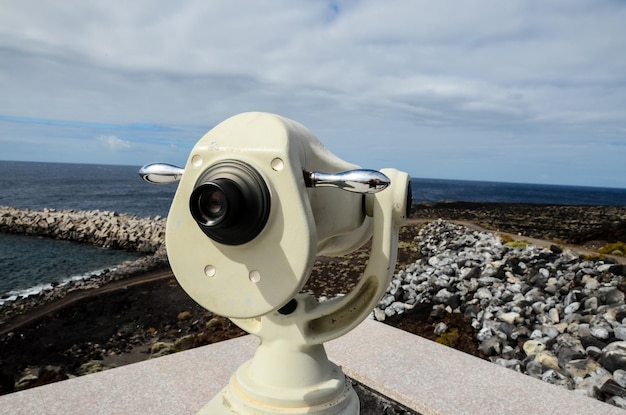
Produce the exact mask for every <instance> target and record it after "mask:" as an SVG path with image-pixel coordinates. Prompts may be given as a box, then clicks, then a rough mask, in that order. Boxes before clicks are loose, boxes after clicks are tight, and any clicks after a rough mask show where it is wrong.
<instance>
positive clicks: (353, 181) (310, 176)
mask: <svg viewBox="0 0 626 415" xmlns="http://www.w3.org/2000/svg"><path fill="white" fill-rule="evenodd" d="M303 174H304V182H305V184H306V187H335V188H338V189H342V190H347V191H349V192H353V193H377V192H380V191H381V190H384V189H385V188H386V187H387V186H389V185H390V184H391V180H389V177H387V176H385V175H384V174H382V173H381V172H379V171H377V170H367V169H357V170H348V171H342V172H338V173H322V172H318V171H315V172H308V171H304V172H303Z"/></svg>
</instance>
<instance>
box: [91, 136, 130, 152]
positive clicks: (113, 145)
mask: <svg viewBox="0 0 626 415" xmlns="http://www.w3.org/2000/svg"><path fill="white" fill-rule="evenodd" d="M98 141H99V142H100V143H102V144H104V146H105V147H106V148H107V149H109V150H113V151H121V150H128V149H130V148H132V147H133V145H132V144H131V143H130V142H128V141H125V140H122V139H121V138H119V137H116V136H114V135H102V136H100V137H98Z"/></svg>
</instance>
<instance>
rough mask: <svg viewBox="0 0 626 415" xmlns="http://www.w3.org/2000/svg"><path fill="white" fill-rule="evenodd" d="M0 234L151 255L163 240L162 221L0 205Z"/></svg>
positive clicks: (123, 215) (99, 213) (92, 212)
mask: <svg viewBox="0 0 626 415" xmlns="http://www.w3.org/2000/svg"><path fill="white" fill-rule="evenodd" d="M0 232H5V233H17V234H23V235H37V236H46V237H50V238H54V239H63V240H70V241H75V242H83V243H88V244H92V245H97V246H103V247H111V248H115V249H125V250H129V251H138V252H146V253H152V252H156V251H157V250H158V248H159V247H160V246H161V245H163V243H164V241H165V218H161V217H158V216H157V217H153V218H143V217H139V216H131V215H125V214H119V213H116V212H108V211H104V212H101V211H98V210H91V211H75V210H55V209H44V210H42V211H37V210H30V209H17V208H13V207H6V206H0Z"/></svg>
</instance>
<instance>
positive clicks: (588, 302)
mask: <svg viewBox="0 0 626 415" xmlns="http://www.w3.org/2000/svg"><path fill="white" fill-rule="evenodd" d="M416 239H417V241H416V242H417V245H418V249H419V250H420V251H421V255H422V257H421V258H420V259H419V260H417V261H416V262H415V263H413V264H410V265H409V266H407V267H406V268H405V269H404V270H401V271H400V272H398V273H397V274H396V275H395V276H394V278H393V280H392V283H391V285H390V287H389V289H388V291H387V293H386V294H385V295H384V296H383V298H382V300H381V301H380V303H379V304H378V306H377V307H376V309H375V310H374V312H373V313H372V317H373V318H375V319H377V320H385V319H387V318H390V317H392V316H395V315H398V314H403V313H406V312H408V311H409V310H411V309H414V308H416V307H424V306H427V307H432V309H433V312H434V313H437V312H444V313H445V312H448V313H462V314H463V315H465V317H466V318H467V319H468V320H470V321H471V324H472V326H473V327H474V328H475V329H476V330H477V339H478V341H479V342H480V347H479V349H480V351H481V352H482V353H483V354H484V355H485V356H488V357H489V359H490V360H491V361H492V362H494V363H495V364H498V365H501V366H504V367H507V368H509V369H512V370H515V371H518V372H522V373H525V374H527V375H530V376H533V377H535V378H538V379H541V380H543V381H545V382H549V383H552V384H556V385H560V386H563V387H565V388H568V389H571V390H574V391H576V392H578V393H583V394H585V395H587V396H590V397H593V398H596V399H599V400H603V401H606V402H608V403H611V404H613V405H616V406H618V407H621V408H626V305H624V297H625V295H624V292H625V291H626V278H625V276H626V269H625V266H624V265H622V264H615V263H611V262H610V261H609V260H603V259H602V258H599V257H596V258H592V257H585V256H582V255H579V254H578V253H576V252H574V251H572V250H570V249H561V248H560V247H558V246H556V245H553V246H552V247H551V248H550V249H547V248H541V247H537V246H533V245H530V244H527V243H524V242H523V241H519V240H518V241H508V242H507V241H503V240H502V239H501V238H499V237H498V236H496V235H494V234H492V233H488V232H479V231H474V230H471V229H469V228H467V227H465V226H461V225H456V224H453V223H450V222H446V221H443V220H439V221H435V222H432V223H430V224H428V225H426V226H425V227H424V228H423V229H422V230H421V234H420V236H418V237H417V238H416ZM434 330H435V334H445V333H446V332H447V331H448V327H446V326H445V323H439V324H437V326H436V327H435V328H434Z"/></svg>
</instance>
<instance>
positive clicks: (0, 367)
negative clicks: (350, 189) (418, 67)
mask: <svg viewBox="0 0 626 415" xmlns="http://www.w3.org/2000/svg"><path fill="white" fill-rule="evenodd" d="M444 207H445V209H440V210H436V211H435V213H438V214H437V215H436V216H434V218H438V217H443V218H450V219H457V220H458V219H466V220H471V221H474V222H475V223H480V224H482V225H483V226H485V225H486V226H492V227H493V228H496V227H497V228H496V229H499V230H501V231H507V230H510V231H516V230H518V229H519V223H520V221H519V220H518V218H519V217H521V216H520V215H518V216H515V215H516V214H515V211H514V209H509V210H507V213H506V214H507V215H510V217H509V218H508V219H507V216H506V215H504V214H499V213H498V210H493V209H490V208H489V206H488V207H487V208H486V207H485V205H484V204H480V205H476V206H473V207H470V208H468V206H466V205H463V206H461V207H459V208H458V209H457V210H453V209H452V208H451V206H449V205H445V206H444ZM579 208H580V209H583V208H581V207H579ZM428 209H432V207H429V208H428ZM536 209H537V210H536V213H537V215H539V213H541V212H544V211H545V209H542V208H541V207H537V208H536ZM580 209H579V210H574V211H572V210H565V211H563V209H562V210H561V211H560V212H561V214H560V215H559V216H558V219H553V216H554V215H547V216H546V215H543V213H542V215H543V216H544V217H545V220H546V221H550V223H542V222H541V221H536V220H534V221H533V226H534V227H537V228H538V230H537V231H533V229H532V227H529V226H526V228H525V229H524V230H525V234H526V235H528V236H534V235H537V236H538V237H542V238H550V237H553V239H554V240H557V239H558V241H559V242H563V241H565V242H566V241H567V235H568V232H569V234H570V235H574V237H575V238H577V239H576V242H578V243H580V244H584V243H585V238H584V236H581V234H582V233H583V231H581V228H580V227H576V226H575V225H574V224H575V223H580V220H581V218H585V217H588V218H593V221H596V222H597V223H595V222H594V223H595V227H591V229H590V230H587V228H585V230H584V231H585V232H587V234H588V238H587V242H589V241H593V242H594V243H595V244H601V243H604V242H606V241H610V239H611V238H612V237H613V236H612V234H611V235H609V237H604V236H603V235H604V234H602V229H604V230H606V229H607V226H608V227H609V228H610V226H609V225H607V224H611V223H613V224H615V223H616V221H617V222H618V223H621V224H623V223H626V208H622V209H621V210H619V209H618V210H617V211H614V210H610V212H609V213H608V214H605V215H602V214H596V213H597V212H596V211H595V210H594V211H593V215H591V214H589V212H585V211H581V210H580ZM468 212H469V213H468ZM518 213H519V212H518ZM426 215H428V216H430V217H433V212H432V211H431V210H426V209H424V210H422V211H421V212H420V211H418V212H416V211H414V212H413V214H412V217H413V218H414V220H413V221H412V222H411V223H410V224H409V225H407V226H405V227H403V228H402V230H401V235H400V243H399V250H398V263H397V267H396V268H397V269H400V268H403V267H404V266H405V265H406V264H408V263H411V262H414V261H415V260H416V259H418V258H419V255H420V254H419V252H417V249H416V243H415V239H416V237H418V233H419V230H420V228H421V227H422V226H423V223H424V220H428V219H427V218H426ZM481 215H482V216H481ZM523 215H524V216H525V217H526V216H527V215H532V212H531V211H529V208H528V209H527V208H525V209H524V210H523ZM507 224H510V225H507ZM620 226H622V225H620ZM546 228H550V229H552V233H546ZM533 232H534V234H533ZM368 249H369V247H368V246H365V247H363V248H361V249H359V250H357V251H356V252H354V253H352V254H350V255H347V256H345V257H340V258H319V259H318V260H317V262H316V265H315V267H314V270H313V273H312V275H311V278H310V279H309V281H308V283H307V285H306V286H305V287H304V289H303V291H306V292H310V293H312V294H314V295H316V296H318V297H319V296H326V297H333V296H335V295H336V294H338V293H342V292H348V291H349V290H350V289H351V288H352V287H354V285H355V284H356V282H357V281H358V278H359V276H360V275H361V272H362V271H363V269H364V267H365V264H366V261H367V257H368ZM441 321H443V322H445V323H446V324H447V325H448V327H449V328H450V329H449V330H448V333H453V335H447V336H445V337H439V336H436V335H435V334H434V327H435V325H436V324H437V323H438V322H441ZM9 323H10V322H9ZM386 323H387V324H391V325H393V326H396V327H398V328H400V329H402V330H406V331H408V332H411V333H414V334H417V335H419V336H422V337H425V338H428V339H431V340H434V341H438V342H440V343H443V344H446V345H447V346H450V347H454V348H456V349H458V350H461V351H464V352H466V353H470V354H472V355H475V356H478V357H482V356H481V355H480V353H479V352H478V343H477V340H476V332H475V330H474V329H473V328H472V327H471V325H470V324H469V323H470V322H469V321H468V320H466V319H465V318H464V317H463V316H462V315H459V314H448V313H446V312H443V313H433V311H432V309H431V308H430V307H423V308H421V309H414V310H412V311H411V312H410V313H407V314H404V315H402V316H400V317H397V318H394V319H391V320H390V321H386ZM1 328H2V327H0V329H1ZM455 329H456V330H455ZM243 334H245V333H244V332H243V331H242V330H241V329H239V328H238V327H237V326H235V325H234V324H233V323H232V322H230V320H228V319H225V318H223V317H219V316H216V315H214V314H212V313H211V312H209V311H207V310H205V309H203V308H202V307H200V306H199V305H197V304H196V303H195V302H194V301H193V300H192V299H191V298H190V297H189V296H187V294H186V293H185V292H184V291H183V290H182V289H181V288H180V286H179V285H178V283H177V282H176V280H175V279H174V278H173V277H166V278H162V279H160V280H157V281H151V282H147V283H144V284H139V285H132V286H130V285H129V286H127V287H125V288H122V289H119V290H116V291H113V292H107V293H104V294H101V295H96V296H91V297H88V298H85V299H84V300H81V301H76V302H74V303H72V304H71V305H68V306H66V307H64V308H62V309H60V310H57V311H54V312H52V313H50V314H47V315H45V316H43V317H41V318H39V319H37V320H35V321H33V322H31V323H29V324H26V325H23V326H21V327H19V328H16V329H15V330H12V331H10V332H9V333H8V334H6V335H5V336H3V337H2V338H0V394H2V393H10V392H12V391H14V390H17V389H23V388H27V387H33V386H38V385H41V384H45V383H50V382H53V381H58V380H62V379H66V378H68V377H69V376H75V375H81V374H86V373H91V372H94V371H98V370H103V369H106V368H110V367H115V366H121V365H124V364H129V363H133V362H137V361H140V360H145V359H148V358H150V357H151V356H153V357H154V356H156V355H158V350H162V349H159V347H157V346H159V345H163V344H165V345H169V346H170V348H169V349H167V350H168V351H167V352H168V353H169V352H175V351H181V350H186V349H189V348H192V347H197V346H201V345H206V344H210V343H214V342H217V341H222V340H225V339H229V338H233V337H237V336H241V335H243ZM27 375H34V376H31V377H30V378H24V377H25V376H27ZM20 379H22V384H20V385H18V384H16V382H18V381H19V380H20ZM24 379H27V380H24ZM28 379H30V380H28Z"/></svg>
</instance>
